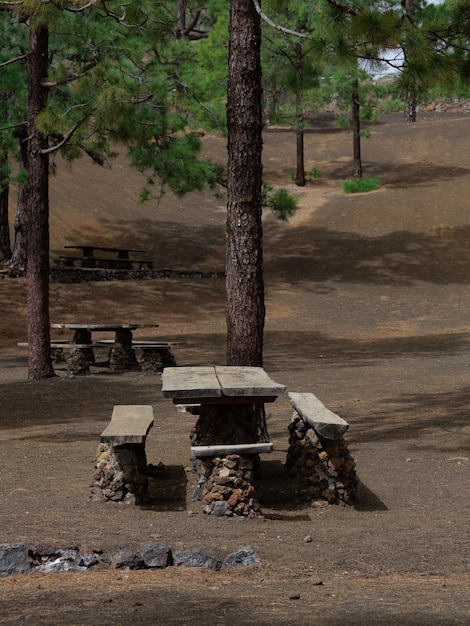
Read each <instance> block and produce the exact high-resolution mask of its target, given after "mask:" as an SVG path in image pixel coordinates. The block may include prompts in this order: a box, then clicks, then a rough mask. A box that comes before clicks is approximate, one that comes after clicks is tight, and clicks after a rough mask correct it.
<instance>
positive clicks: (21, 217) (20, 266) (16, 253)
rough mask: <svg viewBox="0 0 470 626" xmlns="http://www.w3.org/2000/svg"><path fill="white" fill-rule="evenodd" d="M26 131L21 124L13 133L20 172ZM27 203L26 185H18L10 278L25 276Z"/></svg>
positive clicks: (23, 167) (25, 162)
mask: <svg viewBox="0 0 470 626" xmlns="http://www.w3.org/2000/svg"><path fill="white" fill-rule="evenodd" d="M27 135H28V129H27V127H26V123H25V124H22V125H21V126H20V127H19V128H18V129H17V130H16V132H15V137H16V139H17V140H18V143H19V148H20V150H19V161H18V166H19V169H20V171H21V170H25V171H27V169H28V140H27ZM27 203H28V189H27V185H26V184H24V183H21V184H19V185H18V203H17V206H16V214H15V222H14V224H15V241H14V244H13V254H12V257H11V259H10V266H9V274H10V276H24V275H25V274H26V266H27V258H26V226H27V225H26V219H27V213H28V212H27Z"/></svg>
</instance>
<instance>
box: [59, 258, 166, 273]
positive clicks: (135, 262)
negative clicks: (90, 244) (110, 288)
mask: <svg viewBox="0 0 470 626" xmlns="http://www.w3.org/2000/svg"><path fill="white" fill-rule="evenodd" d="M53 260H54V263H55V264H56V265H57V266H58V267H75V263H76V262H78V264H79V266H80V268H81V269H116V270H131V269H139V270H144V269H147V270H153V268H154V261H153V260H150V259H105V258H99V257H95V256H91V257H83V256H59V257H57V258H55V259H53Z"/></svg>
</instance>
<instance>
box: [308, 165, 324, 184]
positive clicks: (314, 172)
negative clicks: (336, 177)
mask: <svg viewBox="0 0 470 626" xmlns="http://www.w3.org/2000/svg"><path fill="white" fill-rule="evenodd" d="M322 177H323V174H322V173H321V172H320V170H319V169H318V167H312V169H311V170H310V172H307V179H308V180H309V181H311V180H315V179H318V178H322Z"/></svg>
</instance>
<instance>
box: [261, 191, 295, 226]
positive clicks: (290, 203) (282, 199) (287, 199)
mask: <svg viewBox="0 0 470 626" xmlns="http://www.w3.org/2000/svg"><path fill="white" fill-rule="evenodd" d="M264 204H265V206H268V207H269V208H270V209H271V210H272V211H273V213H274V214H275V215H276V217H277V219H278V220H281V221H282V222H287V221H288V220H289V217H291V216H292V215H294V213H295V212H296V211H297V205H298V204H299V198H298V197H297V196H294V195H292V194H290V193H289V192H288V191H287V189H284V188H282V189H278V190H277V191H275V192H274V193H269V190H268V192H267V193H266V195H265V202H264Z"/></svg>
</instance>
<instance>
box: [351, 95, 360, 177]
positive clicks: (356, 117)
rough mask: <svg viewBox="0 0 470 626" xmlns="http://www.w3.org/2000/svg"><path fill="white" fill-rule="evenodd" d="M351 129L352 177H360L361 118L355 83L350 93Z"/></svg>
mask: <svg viewBox="0 0 470 626" xmlns="http://www.w3.org/2000/svg"><path fill="white" fill-rule="evenodd" d="M351 108H352V129H353V153H354V172H353V175H354V178H362V158H361V118H360V104H359V89H358V86H357V85H355V86H354V88H353V93H352V102H351Z"/></svg>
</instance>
